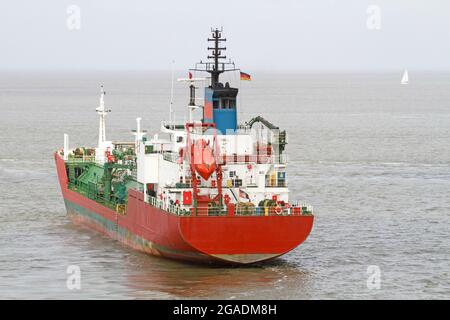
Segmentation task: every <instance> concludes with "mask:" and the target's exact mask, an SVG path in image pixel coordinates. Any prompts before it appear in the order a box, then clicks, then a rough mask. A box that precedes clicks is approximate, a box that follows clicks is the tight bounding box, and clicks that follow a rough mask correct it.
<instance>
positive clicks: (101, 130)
mask: <svg viewBox="0 0 450 320" xmlns="http://www.w3.org/2000/svg"><path fill="white" fill-rule="evenodd" d="M100 90H101V91H100V104H99V107H98V108H97V109H95V110H96V111H97V113H98V115H99V126H98V147H99V148H102V146H103V144H104V142H105V141H106V123H105V117H106V115H107V114H108V112H111V110H106V109H105V94H106V92H105V90H104V89H103V85H102V86H101V87H100Z"/></svg>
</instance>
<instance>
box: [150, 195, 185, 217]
mask: <svg viewBox="0 0 450 320" xmlns="http://www.w3.org/2000/svg"><path fill="white" fill-rule="evenodd" d="M148 203H149V204H150V205H151V206H153V207H156V208H158V209H161V210H164V211H167V212H169V213H172V214H174V215H177V216H186V215H190V212H189V210H186V209H184V208H182V207H181V206H180V205H177V204H166V203H165V202H164V201H162V200H159V199H157V198H155V197H151V196H149V197H148Z"/></svg>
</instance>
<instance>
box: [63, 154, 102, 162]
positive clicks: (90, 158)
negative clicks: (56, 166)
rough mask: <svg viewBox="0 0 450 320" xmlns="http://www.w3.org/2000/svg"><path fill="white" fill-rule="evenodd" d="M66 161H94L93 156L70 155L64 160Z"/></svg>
mask: <svg viewBox="0 0 450 320" xmlns="http://www.w3.org/2000/svg"><path fill="white" fill-rule="evenodd" d="M66 162H68V163H83V162H96V161H95V156H85V155H83V156H70V155H69V157H68V159H67V160H66Z"/></svg>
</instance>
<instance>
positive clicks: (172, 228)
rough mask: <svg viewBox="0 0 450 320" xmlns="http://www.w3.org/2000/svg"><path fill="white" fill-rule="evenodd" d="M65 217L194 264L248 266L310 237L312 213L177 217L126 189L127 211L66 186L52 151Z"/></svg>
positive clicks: (135, 245)
mask: <svg viewBox="0 0 450 320" xmlns="http://www.w3.org/2000/svg"><path fill="white" fill-rule="evenodd" d="M55 162H56V167H57V172H58V179H59V183H60V186H61V190H62V194H63V197H64V202H65V205H66V209H67V214H68V216H69V217H70V218H71V219H72V221H73V222H74V223H76V224H81V225H85V226H88V227H90V228H92V229H95V230H97V231H99V232H101V233H102V234H104V235H107V236H109V237H111V238H113V239H116V240H118V241H120V242H122V243H124V244H125V245H128V246H130V247H132V248H134V249H136V250H139V251H143V252H146V253H149V254H152V255H157V256H163V257H167V258H173V259H180V260H189V261H196V262H208V263H211V262H221V263H231V264H249V263H255V262H259V261H264V260H268V259H273V258H275V257H277V256H280V255H282V254H285V253H287V252H289V251H290V250H292V249H294V248H295V247H297V246H298V245H300V244H301V243H302V242H303V241H305V239H306V238H307V237H308V235H309V233H310V232H311V229H312V225H313V220H314V217H313V216H311V215H310V216H302V215H298V216H220V217H217V216H215V217H208V216H205V217H199V216H176V215H174V214H171V213H168V212H166V211H164V210H162V209H159V208H156V207H153V206H151V205H150V204H148V203H145V202H144V201H143V198H144V194H143V193H142V192H138V191H135V190H130V191H129V197H128V207H127V212H126V214H125V215H122V214H119V213H117V212H116V211H114V210H111V209H109V208H107V207H105V206H103V205H101V204H99V203H97V202H96V201H93V200H91V199H89V198H86V197H84V196H83V195H81V194H79V193H77V192H75V191H72V190H70V189H69V188H68V177H67V171H66V165H65V162H64V160H63V159H62V158H61V156H60V155H59V153H55Z"/></svg>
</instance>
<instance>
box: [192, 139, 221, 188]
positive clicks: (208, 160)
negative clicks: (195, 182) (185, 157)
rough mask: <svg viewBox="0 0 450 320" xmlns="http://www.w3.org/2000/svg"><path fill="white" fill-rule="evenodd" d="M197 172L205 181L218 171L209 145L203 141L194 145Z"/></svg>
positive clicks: (198, 141)
mask: <svg viewBox="0 0 450 320" xmlns="http://www.w3.org/2000/svg"><path fill="white" fill-rule="evenodd" d="M192 148H193V154H194V167H195V171H197V173H198V174H199V175H200V176H201V177H202V178H203V179H205V180H208V179H209V177H210V176H211V175H212V174H213V172H214V171H215V170H216V161H215V159H214V154H213V150H212V149H211V147H210V146H209V143H208V142H206V141H205V140H203V139H200V140H197V141H196V142H195V143H194V144H193V145H192Z"/></svg>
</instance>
